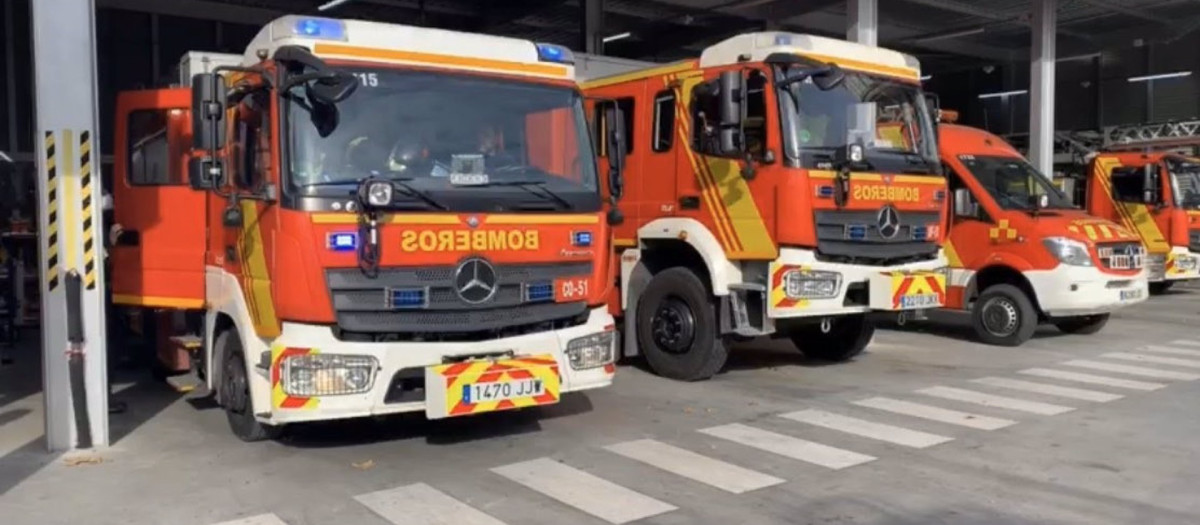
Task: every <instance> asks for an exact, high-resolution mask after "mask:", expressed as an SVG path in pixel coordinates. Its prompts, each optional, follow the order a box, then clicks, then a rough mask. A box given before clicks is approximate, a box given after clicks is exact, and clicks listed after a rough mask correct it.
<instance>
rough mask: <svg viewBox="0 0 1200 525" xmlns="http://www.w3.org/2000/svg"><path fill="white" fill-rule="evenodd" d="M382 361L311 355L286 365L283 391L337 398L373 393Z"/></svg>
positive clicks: (291, 360)
mask: <svg viewBox="0 0 1200 525" xmlns="http://www.w3.org/2000/svg"><path fill="white" fill-rule="evenodd" d="M377 368H379V363H378V361H376V360H375V358H374V357H370V356H357V355H354V356H351V355H337V354H310V355H300V356H293V357H289V358H287V359H285V360H284V361H283V370H282V375H283V381H282V383H283V391H284V393H286V394H288V395H292V396H336V395H344V394H358V393H362V392H366V391H368V390H370V389H371V384H372V383H374V381H375V370H376V369H377Z"/></svg>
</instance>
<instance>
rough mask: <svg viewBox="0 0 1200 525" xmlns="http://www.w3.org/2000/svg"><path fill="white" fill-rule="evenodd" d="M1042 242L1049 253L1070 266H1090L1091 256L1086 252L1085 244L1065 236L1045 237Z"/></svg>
mask: <svg viewBox="0 0 1200 525" xmlns="http://www.w3.org/2000/svg"><path fill="white" fill-rule="evenodd" d="M1042 244H1043V245H1044V246H1045V247H1046V249H1047V250H1050V253H1051V254H1053V255H1054V257H1055V258H1057V259H1058V261H1059V262H1061V263H1063V264H1069V265H1071V266H1091V265H1092V256H1091V255H1089V254H1088V247H1087V245H1086V244H1083V243H1082V242H1079V241H1077V240H1075V239H1068V238H1066V237H1047V238H1045V239H1043V240H1042Z"/></svg>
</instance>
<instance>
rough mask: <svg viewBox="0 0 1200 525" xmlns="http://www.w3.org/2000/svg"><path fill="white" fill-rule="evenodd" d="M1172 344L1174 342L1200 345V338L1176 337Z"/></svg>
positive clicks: (1185, 344) (1176, 343)
mask: <svg viewBox="0 0 1200 525" xmlns="http://www.w3.org/2000/svg"><path fill="white" fill-rule="evenodd" d="M1171 344H1173V345H1184V346H1200V340H1195V339H1176V340H1174V341H1171Z"/></svg>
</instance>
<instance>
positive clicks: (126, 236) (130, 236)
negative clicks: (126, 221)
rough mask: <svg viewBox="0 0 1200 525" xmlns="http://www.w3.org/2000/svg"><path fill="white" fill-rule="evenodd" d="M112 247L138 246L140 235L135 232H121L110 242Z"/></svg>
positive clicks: (140, 242)
mask: <svg viewBox="0 0 1200 525" xmlns="http://www.w3.org/2000/svg"><path fill="white" fill-rule="evenodd" d="M112 243H113V246H140V245H141V244H142V234H141V233H140V232H138V231H137V230H122V231H121V232H120V233H118V234H117V238H116V239H113V241H112Z"/></svg>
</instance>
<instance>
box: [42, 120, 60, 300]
mask: <svg viewBox="0 0 1200 525" xmlns="http://www.w3.org/2000/svg"><path fill="white" fill-rule="evenodd" d="M44 149H45V151H46V218H47V220H46V285H47V287H48V288H49V289H50V291H51V292H53V291H54V290H55V289H57V288H58V273H59V272H58V262H59V261H58V163H57V162H56V161H57V159H58V156H57V152H56V151H55V148H54V132H53V131H47V132H46V138H45V144H44Z"/></svg>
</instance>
